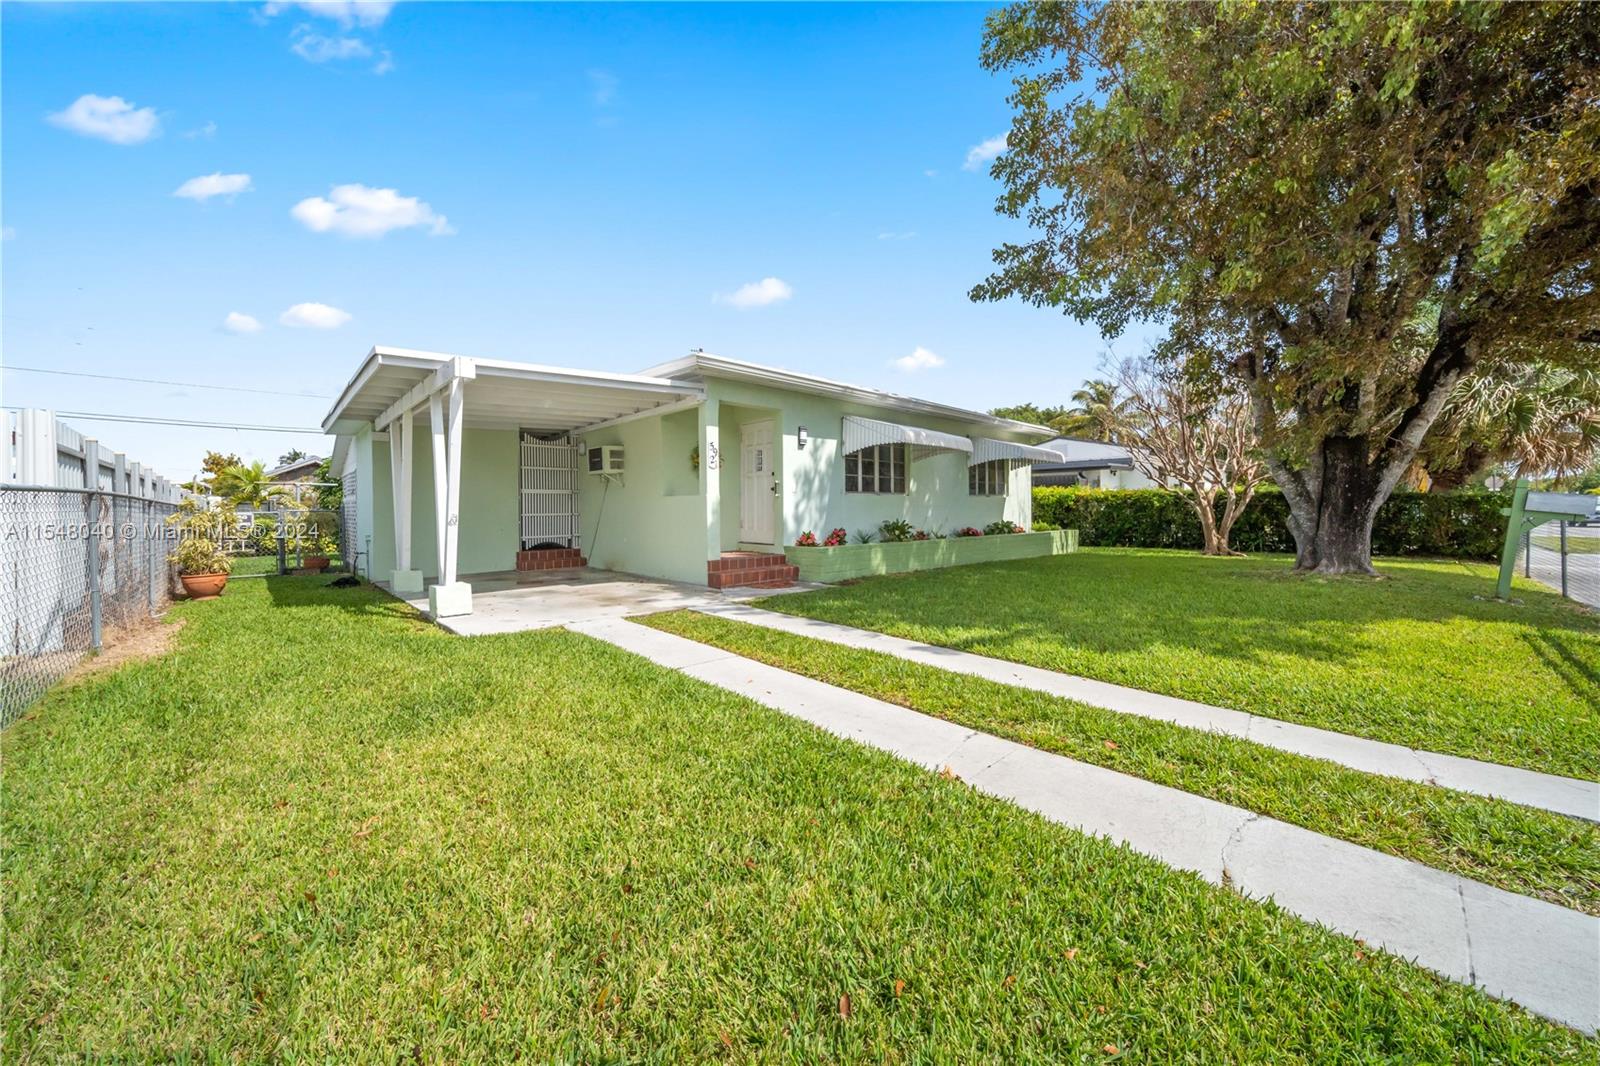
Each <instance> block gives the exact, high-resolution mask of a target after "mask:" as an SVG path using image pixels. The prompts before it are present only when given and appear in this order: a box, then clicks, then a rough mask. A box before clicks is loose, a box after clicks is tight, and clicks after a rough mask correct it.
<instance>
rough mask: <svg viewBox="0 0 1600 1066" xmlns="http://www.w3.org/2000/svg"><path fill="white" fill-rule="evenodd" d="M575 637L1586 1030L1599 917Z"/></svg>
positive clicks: (850, 701)
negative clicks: (944, 775) (942, 771)
mask: <svg viewBox="0 0 1600 1066" xmlns="http://www.w3.org/2000/svg"><path fill="white" fill-rule="evenodd" d="M570 628H571V629H572V630H573V631H575V632H579V633H584V634H586V635H588V636H591V637H595V638H597V639H600V640H604V641H606V642H608V643H611V644H614V645H616V646H617V647H620V648H622V649H624V650H626V651H630V652H633V653H635V654H637V655H640V656H643V657H644V658H647V659H649V660H651V661H652V662H655V663H657V664H659V665H661V666H665V667H668V668H671V669H675V670H679V671H681V672H682V673H684V674H686V675H688V676H690V677H694V678H697V679H699V680H701V681H705V682H707V683H709V684H713V685H717V686H718V687H720V688H724V689H728V690H729V691H732V692H737V693H739V694H741V695H744V696H748V697H750V698H751V699H753V700H755V701H756V702H758V703H762V704H764V705H766V706H768V707H772V708H775V709H776V710H779V711H781V712H783V713H785V714H788V715H792V716H793V717H796V718H800V719H802V720H804V721H807V722H811V723H813V724H815V725H818V726H821V727H822V728H824V729H826V730H828V731H829V732H831V733H834V734H836V735H838V736H841V737H844V738H846V739H850V740H855V741H858V742H860V743H863V744H867V745H869V746H872V747H876V748H881V749H883V750H885V751H888V752H891V753H893V754H895V755H898V756H900V757H901V758H904V759H908V760H910V761H912V762H915V763H918V764H920V765H923V766H927V767H930V768H943V767H949V768H950V770H951V771H952V772H953V773H955V774H956V775H958V776H959V777H960V778H961V779H962V780H964V781H966V782H967V783H968V784H970V785H972V786H973V787H974V788H976V789H978V790H979V791H982V792H985V793H987V794H989V795H992V796H996V797H999V798H1001V799H1006V800H1010V801H1013V802H1015V803H1017V804H1018V805H1020V806H1022V807H1024V808H1026V809H1028V810H1031V811H1034V812H1036V813H1038V814H1040V815H1043V816H1044V817H1046V818H1048V819H1050V820H1051V821H1054V822H1058V823H1060V824H1062V825H1066V826H1069V827H1071V828H1073V829H1078V830H1081V831H1083V832H1086V833H1091V834H1094V835H1097V836H1105V837H1109V838H1110V839H1112V840H1113V841H1117V842H1119V843H1124V844H1126V845H1128V846H1129V847H1130V848H1132V849H1133V850H1135V851H1138V852H1141V853H1143V854H1145V855H1149V856H1152V857H1154V858H1156V859H1158V860H1160V861H1162V862H1165V863H1167V864H1168V865H1170V866H1173V867H1176V868H1178V869H1183V870H1189V871H1193V872H1195V873H1198V874H1199V875H1200V876H1202V877H1204V878H1205V879H1206V880H1208V881H1210V882H1212V883H1213V884H1229V885H1231V886H1232V887H1233V888H1234V889H1235V890H1237V891H1239V892H1241V893H1243V894H1245V895H1247V896H1253V897H1257V898H1266V897H1271V898H1272V899H1273V900H1275V901H1276V903H1277V904H1278V905H1279V906H1280V907H1282V908H1283V909H1284V910H1286V911H1288V912H1290V913H1292V914H1295V915H1298V916H1299V917H1301V918H1304V919H1306V920H1308V921H1312V922H1317V923H1319V924H1321V925H1324V926H1326V927H1328V928H1330V929H1333V930H1336V931H1338V932H1341V933H1345V934H1347V935H1349V936H1354V937H1360V938H1361V939H1363V940H1364V941H1366V942H1367V943H1369V944H1372V945H1374V946H1379V947H1382V948H1384V949H1385V950H1387V951H1390V952H1392V953H1394V954H1396V955H1400V956H1402V957H1405V958H1408V959H1413V960H1415V961H1416V962H1417V963H1419V964H1420V965H1422V966H1425V967H1427V968H1429V969H1431V970H1434V971H1435V972H1437V973H1440V974H1442V975H1444V976H1445V977H1448V978H1450V979H1452V980H1455V981H1461V982H1464V983H1468V984H1473V985H1476V986H1478V987H1479V988H1482V989H1483V990H1484V991H1486V992H1489V993H1490V994H1492V995H1496V996H1501V997H1503V998H1506V999H1509V1000H1512V1001H1514V1002H1516V1003H1520V1004H1521V1005H1522V1006H1524V1007H1526V1008H1528V1009H1529V1010H1531V1011H1534V1012H1535V1013H1538V1014H1542V1015H1544V1016H1546V1017H1548V1018H1552V1019H1554V1020H1556V1021H1558V1022H1562V1023H1564V1024H1566V1025H1570V1026H1573V1027H1575V1028H1577V1029H1580V1030H1582V1031H1584V1032H1586V1033H1593V1032H1595V1030H1596V1028H1597V1027H1600V919H1597V918H1593V917H1590V916H1588V915H1586V914H1582V913H1580V912H1578V911H1573V910H1568V909H1566V908H1564V907H1558V906H1556V905H1554V904H1551V903H1545V902H1544V901H1542V900H1536V899H1531V898H1528V897H1526V896H1519V895H1516V894H1514V893H1510V892H1505V891H1502V890H1500V889H1496V888H1490V887H1489V886H1487V885H1483V884H1480V883H1478V882H1476V881H1470V880H1467V879H1465V878H1461V877H1456V876H1453V875H1451V874H1446V873H1443V872H1441V871H1438V870H1434V869H1432V868H1430V867H1426V866H1422V865H1419V864H1417V863H1413V862H1408V861H1406V860H1404V859H1397V858H1394V857H1393V856H1389V855H1384V854H1381V853H1379V852H1376V851H1371V850H1368V849H1366V848H1362V847H1358V846H1356V845H1354V844H1348V843H1345V842H1343V841H1339V840H1334V839H1331V838H1329V837H1325V836H1322V835H1320V834H1318V833H1313V832H1311V831H1310V830H1306V829H1301V828H1299V827H1297V826H1292V825H1288V824H1286V823H1283V822H1279V821H1276V820H1274V819H1271V818H1263V817H1260V816H1259V815H1256V814H1253V813H1251V812H1249V811H1246V810H1242V809H1240V808H1237V807H1230V806H1228V805H1226V804H1222V803H1218V802H1216V801H1214V800H1209V799H1205V798H1202V797H1200V796H1195V795H1191V794H1190V793H1187V792H1182V791H1179V790H1177V789H1172V788H1168V787H1166V786H1164V785H1156V784H1152V783H1151V782H1149V781H1144V780H1142V779H1140V778H1135V777H1129V776H1127V775H1125V774H1120V773H1116V772H1115V771H1112V770H1106V769H1103V768H1101V767H1096V766H1090V765H1087V764H1085V763H1080V762H1076V761H1074V760H1072V759H1068V758H1065V757H1064V756H1060V755H1052V754H1049V753H1048V752H1042V751H1039V750H1037V749H1034V748H1030V747H1027V746H1026V745H1023V744H1017V743H1014V742H1012V741H1008V740H1001V739H1000V738H998V737H993V736H990V735H988V734H986V733H980V732H976V731H974V730H970V729H965V728H963V727H961V726H957V725H953V724H951V723H949V722H945V721H943V720H941V719H938V718H931V717H929V716H927V715H924V714H920V713H918V712H916V711H912V710H908V709H906V708H904V707H897V706H894V705H893V704H889V703H885V702H883V701H881V700H875V699H872V698H870V697H867V696H863V695H861V694H860V693H856V692H850V691H848V690H846V689H841V688H836V687H834V686H832V685H826V684H823V683H822V682H819V681H813V680H811V679H809V678H803V677H797V676H796V675H794V674H790V673H788V672H786V671H783V670H779V669H777V668H775V667H771V666H767V665H765V664H763V663H758V662H754V661H753V660H750V659H746V658H744V657H742V656H738V655H734V654H732V653H730V652H726V651H723V650H721V649H719V648H713V647H710V646H708V645H704V644H697V643H695V642H693V641H690V640H685V639H684V638H682V637H677V636H673V635H671V634H668V633H663V632H660V631H659V630H655V629H649V628H647V627H645V626H641V625H637V624H635V623H632V622H628V621H626V620H623V619H604V620H597V621H592V622H584V623H580V624H577V625H573V626H571V627H570Z"/></svg>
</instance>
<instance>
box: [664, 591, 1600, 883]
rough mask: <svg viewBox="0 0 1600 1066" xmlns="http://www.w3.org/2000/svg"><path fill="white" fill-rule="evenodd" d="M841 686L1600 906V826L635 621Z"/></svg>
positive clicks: (713, 629) (1086, 711)
mask: <svg viewBox="0 0 1600 1066" xmlns="http://www.w3.org/2000/svg"><path fill="white" fill-rule="evenodd" d="M635 621H638V622H643V623H644V624H646V625H650V626H653V627H655V628H657V629H661V630H665V631H666V632H668V633H676V634H677V635H678V636H681V637H687V638H689V639H690V640H696V641H699V642H701V643H702V644H710V645H714V646H716V647H718V648H724V649H726V650H728V651H731V652H735V653H737V654H739V655H744V656H747V657H749V658H751V659H755V660H758V661H760V662H764V663H767V664H769V665H771V666H776V667H779V668H781V669H784V670H789V671H791V672H793V673H797V674H803V675H805V676H806V677H811V678H815V679H816V680H818V681H825V682H827V683H828V684H830V685H838V686H840V687H841V688H847V689H851V690H853V691H855V692H860V693H863V694H865V695H868V696H875V697H877V698H878V699H881V700H886V701H888V702H890V703H896V704H899V705H900V706H902V707H910V708H912V709H914V710H918V711H921V712H923V713H924V714H931V715H933V716H935V717H938V718H943V719H946V720H947V721H951V722H955V723H957V724H959V725H964V726H967V727H969V728H971V729H980V730H983V731H984V732H986V733H992V734H994V735H996V736H1002V737H1007V738H1009V739H1011V740H1016V741H1020V742H1021V743H1023V744H1029V745H1031V746H1033V747H1036V748H1040V749H1042V750H1044V751H1051V752H1055V753H1056V754H1058V755H1065V756H1067V757H1069V758H1073V759H1077V760H1079V761H1081V762H1087V763H1093V764H1095V765H1096V766H1105V767H1109V768H1110V769H1113V770H1119V771H1121V772H1123V773H1126V774H1131V775H1133V776H1135V777H1142V778H1144V779H1145V780H1147V781H1155V782H1157V783H1158V784H1163V785H1170V786H1172V787H1173V788H1180V789H1183V790H1184V791H1185V792H1192V793H1195V794H1196V795H1201V796H1208V797H1210V798H1211V799H1215V800H1220V801H1222V802H1223V803H1231V804H1233V805H1235V806H1238V807H1243V808H1245V809H1247V810H1251V811H1256V812H1258V813H1260V814H1265V815H1268V816H1270V817H1273V818H1278V819H1281V820H1282V821H1285V822H1292V823H1294V824H1295V825H1301V826H1304V827H1306V828H1307V829H1311V830H1315V831H1316V832H1318V833H1325V834H1327V835H1329V836H1335V837H1339V838H1341V839H1343V840H1348V841H1351V842H1353V843H1356V844H1362V845H1365V846H1366V847H1369V848H1376V849H1377V850H1379V851H1386V852H1388V853H1390V854H1391V855H1399V856H1401V857H1402V858H1406V859H1412V860H1414V861H1416V862H1421V863H1426V864H1427V865H1429V866H1434V867H1437V868H1439V869H1441V870H1449V871H1450V872H1451V873H1457V874H1461V875H1463V876H1466V877H1471V878H1475V879H1476V880H1479V881H1485V882H1487V883H1489V884H1492V885H1498V886H1499V887H1501V888H1505V889H1509V890H1511V891H1512V892H1520V893H1523V894H1524V895H1531V896H1538V897H1540V898H1542V899H1547V900H1549V901H1551V902H1552V903H1559V904H1561V905H1562V906H1566V907H1573V908H1575V909H1578V910H1582V911H1587V912H1588V913H1590V914H1600V827H1597V826H1596V825H1594V824H1593V823H1590V822H1583V821H1579V820H1577V819H1575V818H1565V817H1563V816H1561V815H1559V814H1551V813H1549V812H1546V811H1538V810H1532V809H1530V808H1527V807H1519V806H1517V805H1516V804H1512V803H1505V802H1502V801H1500V800H1493V799H1485V798H1483V797H1480V796H1473V795H1470V794H1468V793H1465V792H1453V791H1450V790H1448V789H1442V788H1433V787H1430V786H1428V785H1422V784H1417V783H1415V782H1411V781H1400V780H1395V779H1392V778H1386V777H1380V776H1377V775H1374V774H1366V773H1361V772H1360V771H1357V770H1350V769H1347V768H1345V767H1342V766H1339V765H1337V764H1335V763H1330V762H1324V761H1322V760H1319V759H1311V758H1307V757H1305V756H1302V755H1295V754H1292V753H1290V752H1283V751H1278V750H1276V749H1273V748H1267V747H1263V746H1261V745H1259V744H1252V743H1250V742H1249V741H1245V740H1238V739H1235V738H1233V737H1225V736H1219V735H1217V734H1215V733H1206V732H1202V731H1199V730H1195V729H1189V728H1186V727H1184V726H1180V725H1173V724H1172V723H1170V722H1158V721H1153V720H1151V719H1147V718H1139V717H1136V716H1133V715H1126V714H1118V713H1116V712H1115V711H1108V710H1105V709H1103V708H1100V707H1091V706H1089V705H1087V704H1083V703H1078V702H1076V701H1074V700H1068V699H1062V698H1060V697H1058V696H1051V695H1048V694H1046V693H1042V692H1035V691H1033V690H1031V689H1026V688H1018V687H1016V686H1012V685H1003V684H1000V683H998V682H995V681H987V680H984V679H983V678H977V677H969V676H967V675H965V674H957V673H952V672H951V671H949V670H940V669H938V668H937V667H932V666H925V665H923V664H921V663H912V662H907V661H906V660H904V659H900V658H897V657H895V656H893V655H886V654H884V653H883V652H877V651H867V650H863V649H860V648H851V647H847V646H844V645H839V644H834V643H831V642H829V641H823V640H817V639H815V638H812V637H803V636H797V635H795V634H792V633H782V632H779V631H777V630H772V629H767V628H765V627H763V626H757V625H751V624H749V623H747V622H736V621H733V620H731V619H727V618H716V617H712V616H709V615H704V614H700V613H698V612H696V611H670V612H666V613H663V614H656V615H650V616H647V617H644V618H638V619H635Z"/></svg>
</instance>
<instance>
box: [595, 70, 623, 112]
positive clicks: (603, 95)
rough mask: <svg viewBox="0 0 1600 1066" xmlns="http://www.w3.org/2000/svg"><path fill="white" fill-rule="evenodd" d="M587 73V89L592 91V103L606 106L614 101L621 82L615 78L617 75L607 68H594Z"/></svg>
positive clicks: (597, 105)
mask: <svg viewBox="0 0 1600 1066" xmlns="http://www.w3.org/2000/svg"><path fill="white" fill-rule="evenodd" d="M587 73H588V75H589V89H590V91H591V92H592V93H593V98H594V105H595V106H596V107H606V106H607V105H609V104H612V103H614V102H616V99H617V88H618V87H619V86H620V84H621V83H620V82H619V81H618V80H617V76H616V75H615V74H613V73H611V72H610V71H609V70H599V69H595V70H590V71H588V72H587Z"/></svg>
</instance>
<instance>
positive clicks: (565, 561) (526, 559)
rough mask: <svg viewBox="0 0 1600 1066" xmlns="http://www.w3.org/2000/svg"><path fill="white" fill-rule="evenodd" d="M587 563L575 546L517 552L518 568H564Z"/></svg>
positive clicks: (586, 564)
mask: <svg viewBox="0 0 1600 1066" xmlns="http://www.w3.org/2000/svg"><path fill="white" fill-rule="evenodd" d="M588 565H589V564H588V561H587V560H585V559H584V557H583V552H582V551H580V550H579V549H577V548H533V549H529V550H526V551H519V552H517V569H518V570H565V569H568V568H570V567H575V566H588Z"/></svg>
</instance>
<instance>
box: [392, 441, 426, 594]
mask: <svg viewBox="0 0 1600 1066" xmlns="http://www.w3.org/2000/svg"><path fill="white" fill-rule="evenodd" d="M416 432H417V430H416V427H415V426H413V425H412V424H411V412H410V411H406V412H405V413H403V414H402V415H401V416H400V417H399V418H397V419H395V420H394V422H392V423H390V425H389V463H390V466H391V468H392V469H393V470H395V471H397V473H395V475H394V477H395V479H396V480H395V491H394V572H393V573H392V574H390V575H389V589H390V591H392V592H421V591H422V571H421V570H414V569H412V567H411V518H412V509H411V475H412V469H413V467H412V455H413V446H414V444H415V441H414V439H413V438H415V436H416Z"/></svg>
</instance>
